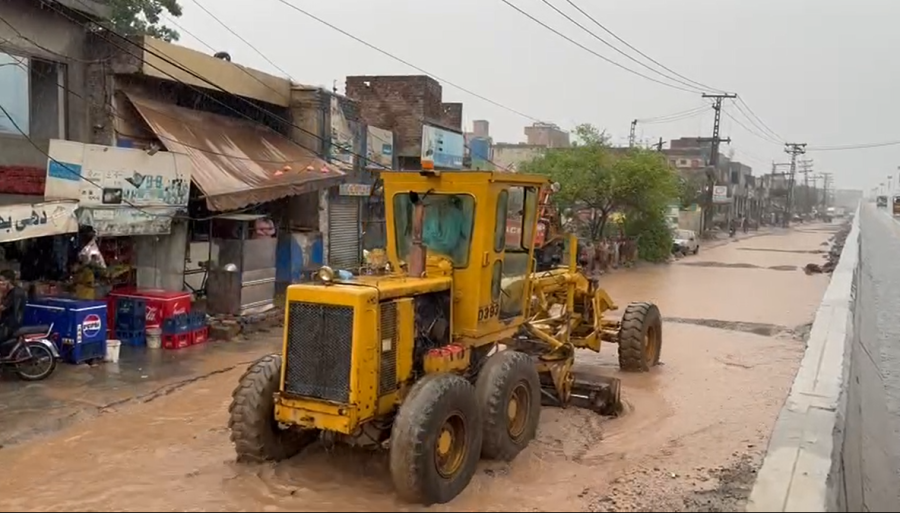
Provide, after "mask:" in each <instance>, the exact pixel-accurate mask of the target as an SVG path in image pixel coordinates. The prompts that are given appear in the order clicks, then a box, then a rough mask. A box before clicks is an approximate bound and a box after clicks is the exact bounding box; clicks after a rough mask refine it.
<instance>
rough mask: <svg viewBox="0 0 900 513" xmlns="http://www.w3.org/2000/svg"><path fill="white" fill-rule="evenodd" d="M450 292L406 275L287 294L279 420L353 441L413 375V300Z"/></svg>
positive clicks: (443, 282) (436, 282) (441, 284)
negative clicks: (350, 437)
mask: <svg viewBox="0 0 900 513" xmlns="http://www.w3.org/2000/svg"><path fill="white" fill-rule="evenodd" d="M449 288H450V279H449V278H418V279H416V278H407V277H401V276H396V277H394V276H387V277H375V276H364V277H356V278H354V279H353V280H347V281H334V282H332V283H330V284H328V285H325V284H318V283H317V284H298V285H291V286H290V287H288V290H287V301H286V305H285V310H286V312H285V327H284V348H283V358H284V364H283V367H282V376H281V386H280V394H279V399H278V402H277V403H276V417H277V418H279V419H280V420H281V421H282V422H290V423H295V424H298V425H301V426H307V427H310V428H316V429H327V430H330V431H336V432H339V433H345V434H349V433H352V432H353V431H354V430H355V429H356V428H357V427H358V426H359V424H360V423H362V422H364V421H366V420H368V419H370V418H372V417H374V416H375V415H376V414H377V413H378V412H379V411H381V410H383V409H386V408H388V406H390V405H393V404H394V399H395V397H394V395H395V394H396V392H397V390H398V385H399V384H400V383H402V382H403V381H405V380H406V379H407V378H408V377H409V375H410V373H411V371H412V369H411V365H412V364H411V355H412V344H413V338H414V337H413V328H412V327H413V324H414V318H415V313H414V308H413V299H412V297H413V296H414V295H416V294H421V293H423V292H429V291H434V290H441V289H443V290H449Z"/></svg>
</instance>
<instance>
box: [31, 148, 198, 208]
mask: <svg viewBox="0 0 900 513" xmlns="http://www.w3.org/2000/svg"><path fill="white" fill-rule="evenodd" d="M49 153H50V157H51V158H50V159H48V162H47V185H46V189H45V193H44V195H45V196H46V197H47V198H52V199H71V200H76V201H78V202H79V203H80V205H81V206H82V207H90V206H103V207H134V206H139V207H165V206H168V207H187V204H188V193H189V190H190V184H191V169H192V167H193V164H192V163H191V159H190V157H188V156H187V155H183V154H181V153H172V152H168V151H159V152H156V153H153V154H151V153H150V152H147V151H144V150H139V149H131V148H114V147H111V146H102V145H98V144H82V143H77V142H73V141H61V140H57V139H52V140H51V141H50V151H49Z"/></svg>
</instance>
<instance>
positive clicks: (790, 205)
mask: <svg viewBox="0 0 900 513" xmlns="http://www.w3.org/2000/svg"><path fill="white" fill-rule="evenodd" d="M784 152H785V153H787V154H789V155H790V156H791V178H790V181H789V182H788V197H787V209H786V210H787V211H786V212H785V216H784V227H785V228H787V227H788V226H790V219H791V217H792V216H793V211H794V181H795V178H796V176H797V156H798V155H803V154H804V153H806V143H785V144H784Z"/></svg>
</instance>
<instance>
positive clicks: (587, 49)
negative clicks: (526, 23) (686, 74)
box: [278, 0, 698, 94]
mask: <svg viewBox="0 0 900 513" xmlns="http://www.w3.org/2000/svg"><path fill="white" fill-rule="evenodd" d="M278 1H279V2H286V0H278ZM500 1H501V2H503V3H504V4H506V5H508V6H509V7H511V8H512V9H514V10H515V11H516V12H518V13H519V14H521V15H523V16H525V17H526V18H528V19H530V20H531V21H533V22H535V23H537V24H538V25H540V26H542V27H544V28H545V29H547V30H549V31H550V32H553V33H554V34H556V35H557V36H559V37H561V38H563V39H565V40H566V41H568V42H570V43H572V44H573V45H575V46H577V47H579V48H581V49H582V50H584V51H586V52H588V53H590V54H591V55H593V56H595V57H598V58H599V59H601V60H603V61H605V62H608V63H609V64H612V65H613V66H615V67H617V68H620V69H622V70H624V71H627V72H628V73H631V74H633V75H637V76H639V77H642V78H645V79H647V80H649V81H651V82H656V83H657V84H660V85H664V86H666V87H671V88H672V89H678V90H679V91H684V92H687V93H691V94H696V93H697V92H698V90H697V89H685V88H684V87H679V86H676V85H673V84H669V83H667V82H663V81H661V80H657V79H655V78H653V77H649V76H647V75H644V74H643V73H641V72H639V71H635V70H633V69H631V68H628V67H626V66H623V65H622V64H619V63H618V62H616V61H614V60H612V59H610V58H608V57H606V56H604V55H601V54H599V53H597V52H596V51H594V50H592V49H590V48H588V47H587V46H584V45H583V44H581V43H579V42H578V41H575V40H574V39H572V38H571V37H569V36H567V35H565V34H563V33H562V32H560V31H558V30H556V29H555V28H553V27H551V26H549V25H547V24H546V23H544V22H543V21H541V20H539V19H537V18H535V17H534V16H532V15H531V14H529V13H527V12H525V11H523V10H522V9H520V8H519V7H517V6H516V5H515V4H513V3H511V2H510V1H509V0H500Z"/></svg>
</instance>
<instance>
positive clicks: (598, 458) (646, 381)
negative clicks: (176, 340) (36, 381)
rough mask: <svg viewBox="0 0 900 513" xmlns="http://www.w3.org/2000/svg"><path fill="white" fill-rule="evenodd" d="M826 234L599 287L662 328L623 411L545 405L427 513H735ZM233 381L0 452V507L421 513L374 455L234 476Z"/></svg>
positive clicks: (640, 271)
mask: <svg viewBox="0 0 900 513" xmlns="http://www.w3.org/2000/svg"><path fill="white" fill-rule="evenodd" d="M832 231H833V229H832V228H831V227H825V226H822V225H819V226H806V227H803V226H801V228H799V229H797V230H791V231H789V232H782V231H778V232H776V233H773V234H771V235H759V236H756V237H752V238H748V239H746V240H742V241H738V242H733V243H730V244H725V245H721V246H719V247H715V248H712V249H710V248H703V249H702V250H701V252H700V254H699V255H696V256H690V257H687V258H684V259H681V260H679V261H677V262H674V263H672V264H668V265H661V266H641V267H639V268H637V269H632V270H623V271H620V272H616V273H613V274H611V275H609V276H605V277H604V278H603V284H604V286H605V287H607V289H608V291H609V292H610V294H611V296H612V297H613V298H614V299H615V300H616V301H618V302H619V303H620V305H621V306H624V305H625V304H626V303H627V302H629V301H633V300H646V301H654V302H656V303H657V304H658V305H659V306H660V309H661V311H662V313H663V316H664V317H665V318H666V322H665V324H664V345H663V350H662V360H663V362H664V365H663V366H661V367H659V368H657V369H655V370H654V371H653V372H651V373H650V374H647V375H620V377H621V378H622V379H623V392H622V393H623V398H624V400H625V401H626V402H627V404H628V412H627V414H626V415H624V416H623V417H621V418H618V419H615V420H608V419H603V418H601V417H599V416H596V415H595V414H592V413H589V412H586V411H582V410H576V409H569V410H559V409H552V408H545V409H544V410H543V413H542V419H541V425H540V429H539V433H538V439H537V440H536V441H535V443H533V444H532V445H531V446H530V447H529V448H528V449H527V450H525V451H524V452H523V453H522V454H521V455H520V456H519V457H518V458H517V459H516V460H515V461H514V462H512V463H511V464H504V463H495V462H482V464H481V467H480V471H479V472H478V474H477V475H476V476H475V478H474V480H473V482H472V484H471V485H470V486H469V488H468V489H467V490H466V491H465V492H463V494H462V495H461V496H460V497H458V498H457V499H456V500H454V501H453V502H451V503H450V504H446V505H441V506H435V507H432V508H428V509H427V510H429V511H634V510H643V511H649V510H656V511H661V510H664V511H685V510H689V511H734V510H737V509H740V508H741V506H742V501H743V499H744V498H745V497H746V493H748V492H749V487H750V486H751V485H752V480H753V477H754V472H755V468H756V465H757V464H758V462H759V459H760V456H761V454H762V452H763V451H764V449H765V443H766V439H767V437H768V434H769V432H770V430H771V428H772V425H773V423H774V420H775V417H776V415H777V413H778V411H779V409H780V407H781V405H782V402H783V401H784V398H785V396H786V394H787V391H788V389H789V387H790V384H791V381H792V379H793V375H794V372H795V371H796V368H797V365H798V364H799V361H800V358H801V356H802V353H803V350H804V342H803V335H804V331H805V329H804V327H805V325H807V324H808V323H810V322H811V321H812V318H813V314H814V312H815V309H816V307H817V305H818V302H819V300H820V299H821V296H822V293H823V291H824V289H825V287H826V285H827V282H828V276H826V275H813V276H807V275H805V274H804V273H803V272H802V270H801V268H802V267H803V266H804V265H806V264H807V263H809V262H817V263H821V261H822V258H821V255H819V254H817V253H814V252H815V251H822V250H827V247H826V246H822V245H821V244H822V243H823V242H825V241H826V240H827V239H828V237H829V236H830V234H831V232H832ZM271 336H273V337H274V336H275V335H274V334H273V335H271ZM615 349H616V348H615V346H613V345H608V346H606V347H605V348H604V350H603V352H602V353H601V354H600V355H594V354H591V353H586V352H585V353H581V354H579V356H578V362H579V365H584V366H588V367H595V368H602V372H604V373H611V374H612V373H616V374H617V371H616V370H615V360H616V354H615ZM242 371H243V369H240V368H236V369H233V370H230V371H226V372H221V373H212V374H210V375H208V377H205V378H204V379H198V380H196V381H193V382H190V383H187V384H185V385H184V386H181V387H179V388H178V389H177V390H174V391H173V392H172V393H168V394H158V395H156V396H154V397H152V399H151V400H147V401H141V402H126V403H122V404H121V405H119V406H116V407H113V408H106V409H104V410H103V411H102V413H100V414H99V415H97V416H95V417H92V418H90V419H87V420H85V421H83V422H80V423H77V424H74V425H71V426H69V427H66V428H65V429H62V430H60V431H57V432H55V433H52V434H48V435H44V436H42V437H40V438H35V439H32V440H28V441H25V442H22V443H19V444H16V445H12V446H8V447H6V448H4V449H2V450H0V468H3V469H5V471H4V474H5V475H4V479H3V484H2V485H0V510H3V511H10V510H17V511H84V510H93V511H350V510H352V511H423V510H424V509H423V508H421V507H418V506H410V505H407V504H402V503H399V502H397V500H396V499H395V497H394V494H393V491H392V485H391V483H390V480H389V474H388V472H387V458H386V455H385V454H383V453H368V452H361V451H359V450H349V449H346V448H343V447H336V448H331V449H329V448H325V447H322V446H314V447H312V448H310V450H308V451H307V452H305V453H302V454H300V455H299V456H297V457H295V458H293V459H292V460H290V461H287V462H282V463H279V464H269V465H256V466H253V465H237V464H235V463H234V452H233V449H232V447H231V444H230V442H229V440H228V431H227V429H226V427H225V426H226V422H227V408H228V404H229V402H230V393H231V391H232V389H233V388H234V387H235V385H236V383H237V379H238V377H239V376H240V374H241V372H242Z"/></svg>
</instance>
